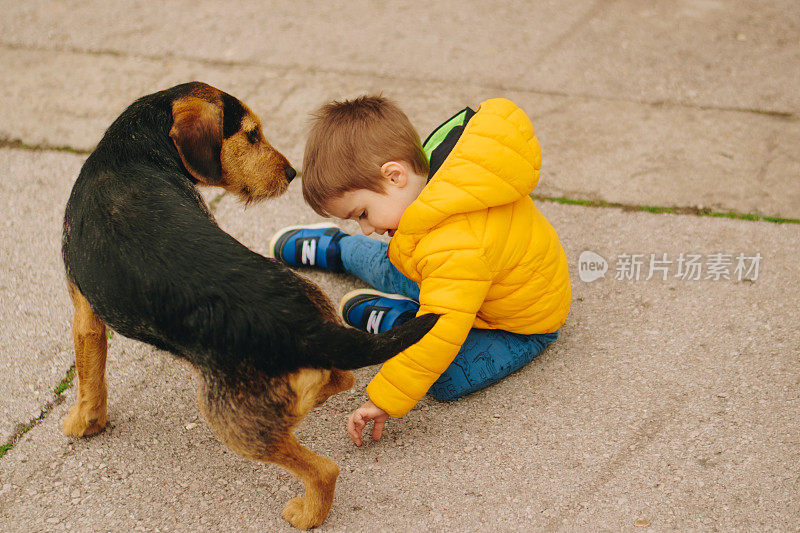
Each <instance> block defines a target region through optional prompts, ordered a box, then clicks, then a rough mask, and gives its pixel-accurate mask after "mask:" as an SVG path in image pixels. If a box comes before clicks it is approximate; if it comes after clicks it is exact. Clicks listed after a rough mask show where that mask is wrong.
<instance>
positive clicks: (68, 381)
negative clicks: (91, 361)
mask: <svg viewBox="0 0 800 533" xmlns="http://www.w3.org/2000/svg"><path fill="white" fill-rule="evenodd" d="M73 379H75V366H74V365H73V366H71V367H69V370H67V375H66V376H64V379H62V380H61V383H59V384H58V385H56V388H55V389H53V394H56V395H59V394H61V393H62V392H64V391H65V390H67V389H68V388H69V386H70V385H72V380H73Z"/></svg>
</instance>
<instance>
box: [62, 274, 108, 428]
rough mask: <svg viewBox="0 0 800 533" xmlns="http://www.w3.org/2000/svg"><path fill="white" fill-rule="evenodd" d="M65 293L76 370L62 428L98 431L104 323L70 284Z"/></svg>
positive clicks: (103, 392)
mask: <svg viewBox="0 0 800 533" xmlns="http://www.w3.org/2000/svg"><path fill="white" fill-rule="evenodd" d="M69 294H70V296H71V297H72V305H73V306H74V308H75V314H74V316H73V319H72V340H73V342H74V344H75V366H76V368H77V370H78V400H77V402H76V403H75V405H73V406H72V408H70V410H69V413H68V414H67V416H66V417H65V418H64V423H63V426H62V427H63V431H64V434H65V435H69V436H72V437H84V436H87V435H93V434H95V433H98V432H100V431H102V430H103V429H104V428H105V427H106V422H107V421H108V418H107V414H106V398H107V397H108V391H107V389H106V354H107V351H108V344H107V342H108V341H107V338H106V325H105V324H104V323H103V321H102V320H100V317H98V316H97V315H96V314H95V313H94V311H92V308H91V306H90V305H89V302H88V301H87V300H86V298H84V296H83V295H82V294H81V293H80V291H78V289H77V288H76V287H75V286H74V285H72V284H70V286H69Z"/></svg>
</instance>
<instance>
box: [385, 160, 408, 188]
mask: <svg viewBox="0 0 800 533" xmlns="http://www.w3.org/2000/svg"><path fill="white" fill-rule="evenodd" d="M381 176H383V177H384V178H385V179H387V180H389V182H390V183H391V184H392V185H396V186H398V187H405V186H406V183H408V174H407V173H406V168H405V167H404V166H403V165H402V164H401V163H398V162H397V161H387V162H386V163H384V164H382V165H381Z"/></svg>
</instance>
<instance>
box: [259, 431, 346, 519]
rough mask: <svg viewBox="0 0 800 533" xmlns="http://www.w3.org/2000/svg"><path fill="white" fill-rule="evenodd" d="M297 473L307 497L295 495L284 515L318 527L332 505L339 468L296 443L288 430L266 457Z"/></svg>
mask: <svg viewBox="0 0 800 533" xmlns="http://www.w3.org/2000/svg"><path fill="white" fill-rule="evenodd" d="M266 459H267V460H268V461H270V462H272V463H276V464H279V465H280V466H282V467H284V468H285V469H286V470H288V471H289V472H291V473H292V474H294V475H295V476H297V477H298V478H299V479H300V480H301V481H302V482H303V484H304V485H305V489H306V493H305V496H300V497H297V498H292V499H291V500H289V502H288V503H287V504H286V507H284V509H283V518H285V519H286V520H288V521H289V523H291V524H292V525H293V526H294V527H296V528H298V529H309V528H312V527H317V526H319V525H320V524H322V522H324V521H325V517H327V516H328V512H329V511H330V510H331V505H333V495H334V492H335V489H336V478H337V477H339V467H338V466H336V463H334V462H333V461H331V460H330V459H327V458H325V457H321V456H319V455H317V454H315V453H314V452H312V451H311V450H309V449H307V448H305V447H303V446H301V445H300V443H299V442H297V439H296V438H295V436H294V435H292V434H291V433H289V434H288V435H286V437H285V438H284V439H283V441H282V442H280V443H277V446H276V447H275V450H274V451H273V453H272V454H270V456H269V457H267V458H266Z"/></svg>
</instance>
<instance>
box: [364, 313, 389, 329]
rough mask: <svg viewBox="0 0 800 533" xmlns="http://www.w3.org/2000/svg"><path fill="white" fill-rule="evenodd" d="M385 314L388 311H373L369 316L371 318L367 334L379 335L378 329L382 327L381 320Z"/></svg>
mask: <svg viewBox="0 0 800 533" xmlns="http://www.w3.org/2000/svg"><path fill="white" fill-rule="evenodd" d="M385 314H386V311H384V310H381V311H378V310H377V309H375V310H373V311H372V312H371V313H370V314H369V318H368V319H367V333H378V328H379V327H380V325H381V320H382V319H383V315H385Z"/></svg>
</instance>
